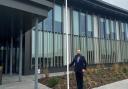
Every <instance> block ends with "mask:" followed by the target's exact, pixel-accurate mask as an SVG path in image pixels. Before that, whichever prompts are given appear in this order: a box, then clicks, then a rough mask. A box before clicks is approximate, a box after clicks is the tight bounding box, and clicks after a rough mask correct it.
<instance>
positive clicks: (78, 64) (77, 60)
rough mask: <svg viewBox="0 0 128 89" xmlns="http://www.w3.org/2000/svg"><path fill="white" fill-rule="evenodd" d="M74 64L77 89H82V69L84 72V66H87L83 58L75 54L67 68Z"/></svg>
mask: <svg viewBox="0 0 128 89" xmlns="http://www.w3.org/2000/svg"><path fill="white" fill-rule="evenodd" d="M74 64H75V67H74V71H75V75H76V81H77V89H83V72H82V69H85V70H86V65H87V64H86V60H85V58H84V56H82V55H80V54H77V55H76V56H75V57H74V59H73V61H72V62H71V64H70V65H69V66H70V67H71V66H72V65H74Z"/></svg>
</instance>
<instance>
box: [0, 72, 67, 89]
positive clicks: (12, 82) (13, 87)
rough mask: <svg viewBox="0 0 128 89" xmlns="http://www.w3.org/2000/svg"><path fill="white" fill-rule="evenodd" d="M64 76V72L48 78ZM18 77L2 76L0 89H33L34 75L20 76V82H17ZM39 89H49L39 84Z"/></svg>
mask: <svg viewBox="0 0 128 89" xmlns="http://www.w3.org/2000/svg"><path fill="white" fill-rule="evenodd" d="M64 74H66V73H65V72H60V73H50V75H49V76H61V75H64ZM38 77H39V78H41V77H44V75H42V74H40V75H39V76H38ZM18 79H19V78H18V75H13V76H10V75H6V76H3V81H2V85H0V89H34V75H29V76H22V82H19V81H18ZM39 89H50V88H48V87H46V86H44V85H42V84H40V83H39Z"/></svg>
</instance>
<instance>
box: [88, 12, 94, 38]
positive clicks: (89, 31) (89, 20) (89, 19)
mask: <svg viewBox="0 0 128 89" xmlns="http://www.w3.org/2000/svg"><path fill="white" fill-rule="evenodd" d="M87 36H88V37H92V36H93V17H92V16H91V15H89V14H88V15H87Z"/></svg>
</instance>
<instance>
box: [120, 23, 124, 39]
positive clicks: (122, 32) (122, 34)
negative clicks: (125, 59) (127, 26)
mask: <svg viewBox="0 0 128 89" xmlns="http://www.w3.org/2000/svg"><path fill="white" fill-rule="evenodd" d="M124 35H125V32H124V23H121V40H124Z"/></svg>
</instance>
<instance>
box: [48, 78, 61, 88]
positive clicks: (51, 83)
mask: <svg viewBox="0 0 128 89" xmlns="http://www.w3.org/2000/svg"><path fill="white" fill-rule="evenodd" d="M58 83H59V78H57V77H53V78H51V79H49V80H48V83H47V86H49V87H51V88H53V87H54V86H55V85H57V84H58Z"/></svg>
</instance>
